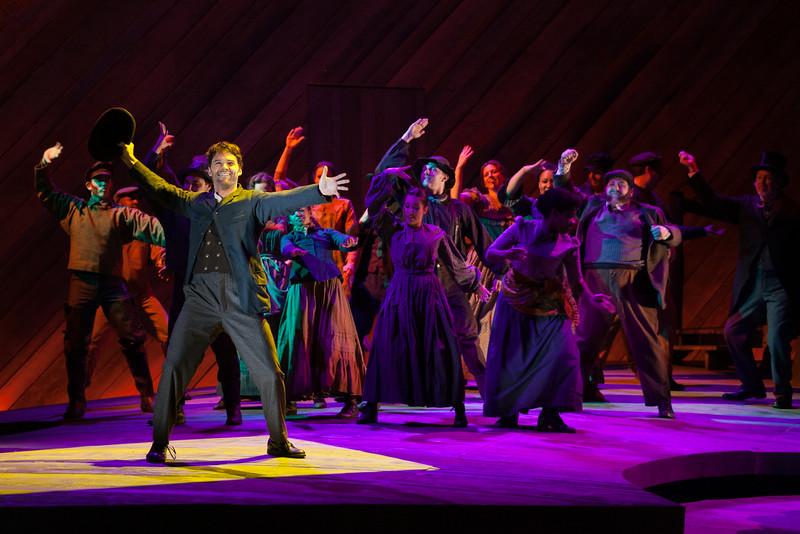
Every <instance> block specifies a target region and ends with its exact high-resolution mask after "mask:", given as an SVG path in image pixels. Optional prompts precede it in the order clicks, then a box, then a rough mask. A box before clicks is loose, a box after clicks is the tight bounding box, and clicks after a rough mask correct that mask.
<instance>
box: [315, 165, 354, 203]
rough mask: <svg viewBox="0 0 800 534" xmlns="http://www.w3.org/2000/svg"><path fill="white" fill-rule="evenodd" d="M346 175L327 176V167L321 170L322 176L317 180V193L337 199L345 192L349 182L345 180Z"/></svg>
mask: <svg viewBox="0 0 800 534" xmlns="http://www.w3.org/2000/svg"><path fill="white" fill-rule="evenodd" d="M345 176H347V174H345V173H342V174H337V175H336V176H328V167H327V166H325V167H323V168H322V176H321V177H320V179H319V192H320V193H322V194H323V195H325V196H335V197H339V195H341V193H342V192H343V191H347V189H348V188H347V186H346V185H345V184H349V183H350V180H347V179H345Z"/></svg>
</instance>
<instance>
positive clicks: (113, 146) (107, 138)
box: [89, 108, 136, 161]
mask: <svg viewBox="0 0 800 534" xmlns="http://www.w3.org/2000/svg"><path fill="white" fill-rule="evenodd" d="M135 131H136V121H135V120H134V118H133V115H131V114H130V112H128V110H127V109H123V108H111V109H109V110H106V111H105V113H103V114H102V115H101V116H100V118H99V119H97V122H95V123H94V126H93V127H92V132H91V133H90V134H89V154H91V155H92V157H93V158H95V159H97V160H100V161H111V160H114V159H117V158H118V157H120V156H121V155H122V147H121V146H119V143H126V144H127V143H130V142H131V141H133V132H135Z"/></svg>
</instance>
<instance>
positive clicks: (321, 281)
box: [278, 208, 365, 418]
mask: <svg viewBox="0 0 800 534" xmlns="http://www.w3.org/2000/svg"><path fill="white" fill-rule="evenodd" d="M289 223H290V224H291V225H292V231H291V232H289V233H288V234H286V235H285V236H283V238H282V239H281V253H282V254H283V256H284V257H286V258H291V259H292V261H293V263H292V273H291V278H290V281H291V284H290V285H289V291H288V294H287V296H286V305H285V310H284V313H283V316H282V319H281V325H280V330H279V331H278V356H279V357H280V362H281V369H283V371H284V373H285V374H286V396H287V401H288V402H287V413H290V414H291V413H297V405H296V403H295V401H297V400H300V399H302V398H304V397H308V396H313V399H314V408H325V407H326V406H327V403H326V401H325V397H326V396H334V397H336V396H339V395H342V396H343V397H344V407H343V408H342V410H341V411H340V412H339V414H338V415H337V417H339V418H350V417H355V416H357V415H358V407H357V405H358V400H359V397H360V396H361V390H362V389H363V385H364V373H365V366H364V355H363V354H362V352H361V342H360V341H359V339H358V333H357V332H356V325H355V323H354V322H353V314H352V312H351V311H350V304H349V303H348V300H347V295H346V294H345V290H344V285H343V284H342V273H341V272H340V271H339V267H338V266H337V265H336V262H335V261H334V259H333V254H332V251H334V250H337V251H338V250H341V251H345V252H347V251H348V250H350V249H353V248H354V247H355V246H356V245H357V243H358V239H357V238H356V237H352V236H348V235H345V234H342V233H339V232H337V231H336V230H333V229H331V228H321V227H320V226H319V225H318V224H317V222H316V220H315V219H314V218H313V217H312V216H311V209H309V208H300V209H299V210H297V212H296V213H295V214H293V215H290V216H289Z"/></svg>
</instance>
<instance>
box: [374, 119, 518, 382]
mask: <svg viewBox="0 0 800 534" xmlns="http://www.w3.org/2000/svg"><path fill="white" fill-rule="evenodd" d="M421 121H424V124H427V120H426V119H419V120H418V121H416V122H415V123H414V124H412V126H411V127H409V131H410V130H412V129H413V128H414V127H415V125H417V124H419V125H420V126H421V125H422V124H423V123H422V122H421ZM421 133H422V132H420V135H421ZM417 137H418V136H410V137H407V136H403V137H402V138H400V139H399V140H398V141H397V142H396V143H395V144H394V145H392V147H391V148H390V149H389V152H388V153H387V155H386V156H384V159H386V158H387V157H388V156H389V155H390V154H392V155H393V156H392V157H393V159H394V160H395V161H397V160H401V161H405V160H406V159H407V158H408V151H409V141H410V140H411V139H416V138H417ZM406 139H408V140H406ZM409 170H411V171H412V173H413V177H412V176H409V174H408V171H409ZM419 184H421V185H422V187H423V188H424V190H425V193H427V195H428V198H429V200H430V205H429V209H428V210H426V212H425V215H424V219H423V222H424V223H426V224H432V225H435V226H438V227H439V228H441V229H442V230H444V232H445V233H446V234H447V235H448V236H450V237H451V238H452V239H453V243H454V244H455V246H456V248H457V249H458V251H459V253H460V254H461V256H462V257H466V256H467V253H468V251H469V248H470V247H474V248H475V252H476V253H477V255H478V258H479V259H480V261H481V263H482V264H483V265H487V266H489V267H490V268H492V269H493V270H495V272H502V271H504V269H505V268H506V266H505V264H501V265H491V264H490V262H488V261H486V249H487V248H488V247H489V245H490V244H491V242H492V238H491V237H490V236H489V234H488V233H487V232H486V230H485V229H484V228H483V225H481V223H480V220H478V216H477V215H476V214H475V212H474V211H472V209H470V207H469V206H467V205H466V204H464V203H463V202H461V201H460V200H458V199H454V198H450V190H451V189H452V188H453V186H454V185H455V171H454V170H453V169H452V167H450V163H449V162H448V161H447V159H446V158H443V157H441V156H431V157H429V158H419V159H417V160H416V161H415V162H414V165H413V166H411V168H410V169H409V168H408V167H400V168H397V167H395V168H388V169H386V170H385V171H383V172H382V173H380V174H378V175H376V176H374V177H373V178H372V183H371V185H370V188H369V191H367V199H366V205H367V208H368V210H369V214H370V215H373V214H376V213H378V211H379V210H380V208H381V206H386V207H387V208H388V209H389V211H391V212H392V213H394V214H395V215H399V214H400V212H401V211H402V209H401V208H402V203H403V199H404V198H405V195H406V193H407V192H408V191H409V189H411V188H412V187H414V186H418V185H419ZM437 275H438V276H439V281H440V282H441V283H442V286H443V287H444V291H445V295H447V303H448V305H449V306H450V311H451V312H452V314H453V324H454V327H455V332H456V339H457V340H458V347H459V350H460V351H461V357H462V358H463V359H464V363H465V364H466V366H467V369H469V372H470V373H471V374H472V376H474V377H475V382H476V384H477V386H478V391H479V392H480V394H481V397H483V379H484V373H485V368H484V361H485V360H486V358H485V356H484V353H483V350H481V347H480V343H479V339H478V322H477V320H476V319H475V313H474V312H473V311H472V307H471V306H470V303H469V299H468V297H467V295H466V293H465V292H464V291H463V290H462V288H461V287H459V284H458V283H457V282H456V281H455V280H453V279H452V277H451V276H450V274H449V273H448V271H447V269H438V270H437Z"/></svg>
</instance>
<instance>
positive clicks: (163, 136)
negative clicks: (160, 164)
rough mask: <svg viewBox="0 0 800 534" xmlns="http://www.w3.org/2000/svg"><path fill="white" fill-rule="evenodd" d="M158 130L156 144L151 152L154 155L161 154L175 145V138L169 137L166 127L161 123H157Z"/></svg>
mask: <svg viewBox="0 0 800 534" xmlns="http://www.w3.org/2000/svg"><path fill="white" fill-rule="evenodd" d="M158 130H159V134H158V140H157V141H156V144H155V145H153V152H155V153H156V154H163V153H164V151H165V150H167V149H168V148H169V147H171V146H172V145H173V144H174V143H175V136H174V135H170V133H169V131H168V130H167V127H166V125H165V124H164V123H163V122H161V121H158Z"/></svg>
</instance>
